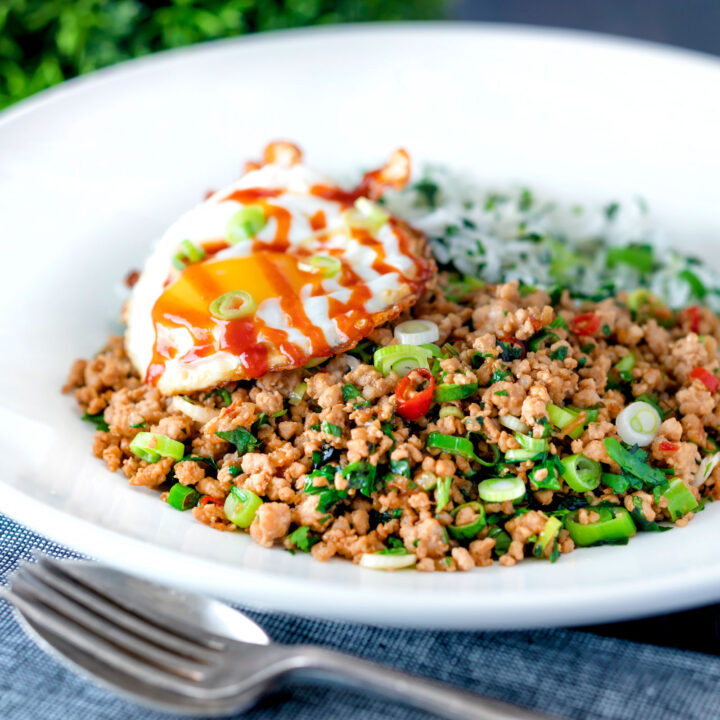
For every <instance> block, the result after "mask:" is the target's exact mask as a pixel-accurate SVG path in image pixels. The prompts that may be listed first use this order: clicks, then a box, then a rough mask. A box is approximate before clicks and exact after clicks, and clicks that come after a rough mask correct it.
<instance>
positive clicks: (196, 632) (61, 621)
mask: <svg viewBox="0 0 720 720" xmlns="http://www.w3.org/2000/svg"><path fill="white" fill-rule="evenodd" d="M0 595H2V596H3V597H4V598H5V599H6V600H7V601H8V602H10V603H12V604H13V605H14V606H15V608H16V610H17V611H18V615H19V620H20V621H21V623H22V624H23V626H24V628H25V630H26V631H27V632H28V633H29V634H30V635H31V637H33V639H35V640H36V641H37V642H38V643H39V644H40V645H41V647H43V649H45V650H46V651H49V652H51V653H53V654H54V655H56V656H58V657H59V658H60V659H61V660H63V661H64V662H65V663H66V664H68V665H70V667H71V668H72V669H74V670H76V671H79V672H80V673H81V674H82V675H84V676H86V677H87V678H88V679H92V680H95V681H99V682H100V683H101V684H104V685H105V686H108V687H110V688H111V689H113V690H115V691H116V692H119V693H120V694H123V695H125V696H126V697H128V698H129V699H131V700H134V701H135V702H138V703H140V704H144V705H148V706H151V707H155V708H159V709H162V710H166V711H171V712H174V713H181V714H203V715H206V716H217V715H227V714H229V713H232V712H235V711H238V710H243V709H247V708H249V707H250V706H251V705H252V704H254V703H255V702H256V701H257V700H258V699H259V698H260V696H261V695H263V694H264V693H266V692H267V691H268V690H270V688H271V687H272V686H273V684H274V683H275V681H277V680H280V679H281V678H284V677H286V676H288V675H290V674H301V675H303V676H306V677H310V678H311V679H314V680H320V681H323V682H325V683H328V682H331V683H335V684H341V685H344V686H346V687H352V688H355V689H358V690H361V691H373V692H375V693H378V694H381V695H384V696H386V697H388V698H390V699H392V700H395V701H398V702H404V703H407V704H409V705H412V706H415V707H417V708H420V709H422V710H426V711H428V712H431V713H434V714H436V715H439V716H440V717H444V718H449V719H450V720H542V719H543V718H545V720H549V719H548V716H545V715H540V714H539V713H535V712H533V711H530V710H524V709H521V708H519V707H515V706H512V705H508V704H505V703H502V702H499V701H496V700H492V699H488V698H482V697H480V696H479V695H473V694H471V693H468V692H465V691H463V690H460V689H457V688H451V687H449V686H447V685H442V684H439V683H437V682H433V681H431V680H428V679H426V678H417V677H413V676H411V675H406V674H404V673H402V672H399V671H397V670H393V669H391V668H388V667H383V666H381V665H376V664H374V663H371V662H367V661H365V660H360V659H358V658H355V657H352V656H350V655H344V654H341V653H338V652H333V651H330V650H326V649H324V648H319V647H314V646H309V645H279V644H275V643H271V642H270V639H269V638H268V636H267V635H266V634H265V632H264V631H263V630H262V628H260V627H259V626H258V625H257V624H256V623H254V622H253V621H252V620H251V619H250V618H248V617H247V616H246V615H243V614H242V613H240V612H238V611H236V610H234V609H233V608H231V607H229V606H228V605H225V604H224V603H221V602H219V601H217V600H212V599H208V598H203V597H200V596H197V595H190V594H186V593H180V592H178V591H176V590H173V589H171V588H168V587H164V586H161V585H157V584H155V583H150V582H147V581H145V580H140V579H138V578H136V577H133V576H131V575H126V574H125V573H122V572H119V571H117V570H113V569H110V568H107V567H103V566H101V565H97V564H94V563H87V562H80V561H58V560H53V559H51V558H49V557H46V556H39V557H38V559H37V562H36V563H24V564H23V565H22V566H21V567H20V568H19V569H18V570H17V571H16V572H15V573H14V574H13V575H12V576H11V584H10V587H9V588H0ZM230 635H232V637H230Z"/></svg>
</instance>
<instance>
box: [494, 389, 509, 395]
mask: <svg viewBox="0 0 720 720" xmlns="http://www.w3.org/2000/svg"><path fill="white" fill-rule="evenodd" d="M493 394H494V395H500V396H501V397H507V396H508V391H507V390H498V391H497V392H495V393H493Z"/></svg>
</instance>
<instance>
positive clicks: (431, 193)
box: [413, 179, 440, 208]
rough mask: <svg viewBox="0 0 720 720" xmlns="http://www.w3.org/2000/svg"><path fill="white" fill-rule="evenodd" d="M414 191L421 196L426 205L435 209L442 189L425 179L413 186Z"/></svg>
mask: <svg viewBox="0 0 720 720" xmlns="http://www.w3.org/2000/svg"><path fill="white" fill-rule="evenodd" d="M413 190H415V192H417V193H418V195H420V197H421V198H422V200H423V202H424V203H425V204H426V205H428V206H430V207H431V208H434V207H435V205H436V204H437V195H438V192H439V191H440V188H439V187H438V186H437V185H436V184H435V183H434V182H433V181H432V180H427V179H424V180H420V182H416V183H415V185H413Z"/></svg>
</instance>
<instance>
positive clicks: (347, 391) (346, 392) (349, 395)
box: [342, 383, 362, 402]
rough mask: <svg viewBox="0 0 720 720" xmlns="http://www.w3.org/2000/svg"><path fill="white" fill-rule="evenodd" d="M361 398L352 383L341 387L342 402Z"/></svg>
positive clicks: (360, 394)
mask: <svg viewBox="0 0 720 720" xmlns="http://www.w3.org/2000/svg"><path fill="white" fill-rule="evenodd" d="M361 396H362V393H361V392H360V391H359V390H358V389H357V388H356V387H355V386H354V385H353V384H352V383H345V385H343V386H342V397H343V402H347V401H348V400H352V399H353V398H356V397H361Z"/></svg>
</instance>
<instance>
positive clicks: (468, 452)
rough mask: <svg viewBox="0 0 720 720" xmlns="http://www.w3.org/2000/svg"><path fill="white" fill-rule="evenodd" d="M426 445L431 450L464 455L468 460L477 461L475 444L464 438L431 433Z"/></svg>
mask: <svg viewBox="0 0 720 720" xmlns="http://www.w3.org/2000/svg"><path fill="white" fill-rule="evenodd" d="M425 445H426V446H427V447H429V448H439V449H440V450H443V451H444V452H448V453H453V454H454V455H462V457H464V458H467V459H468V460H476V459H477V458H476V457H475V448H474V447H473V444H472V443H471V442H470V440H468V439H467V438H464V437H455V436H454V435H443V434H442V433H440V432H431V433H430V434H429V435H428V436H427V440H426V441H425Z"/></svg>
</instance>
